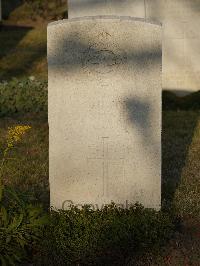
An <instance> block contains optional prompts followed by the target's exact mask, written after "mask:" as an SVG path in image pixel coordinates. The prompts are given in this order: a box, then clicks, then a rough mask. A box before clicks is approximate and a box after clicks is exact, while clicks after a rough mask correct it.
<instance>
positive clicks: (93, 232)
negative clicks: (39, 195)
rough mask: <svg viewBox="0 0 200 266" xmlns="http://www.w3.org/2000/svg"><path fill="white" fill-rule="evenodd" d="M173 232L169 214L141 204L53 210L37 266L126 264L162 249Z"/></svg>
mask: <svg viewBox="0 0 200 266" xmlns="http://www.w3.org/2000/svg"><path fill="white" fill-rule="evenodd" d="M173 229H174V225H173V223H172V220H171V218H170V217H169V215H167V214H165V213H162V212H156V211H155V210H152V209H145V208H144V207H142V206H141V205H138V204H136V205H134V206H132V207H131V208H129V209H123V208H119V207H117V206H116V205H115V204H114V203H113V204H111V205H109V206H105V207H104V208H103V209H101V210H93V209H92V208H90V207H89V206H84V207H83V208H82V209H78V208H76V207H72V208H71V209H69V210H65V211H64V210H60V211H51V219H50V224H49V225H48V226H47V227H46V229H45V231H44V235H43V237H42V239H41V241H40V245H39V247H38V253H37V254H36V257H35V260H36V263H35V265H52V266H53V265H115V264H114V262H118V265H124V264H123V260H124V259H125V258H127V257H128V256H133V255H134V254H137V253H138V252H140V251H143V252H144V251H145V250H148V249H149V248H150V249H153V248H156V247H157V248H160V246H162V245H163V244H164V243H165V241H166V240H167V239H168V238H170V237H171V235H172V233H173ZM120 263H121V264H120Z"/></svg>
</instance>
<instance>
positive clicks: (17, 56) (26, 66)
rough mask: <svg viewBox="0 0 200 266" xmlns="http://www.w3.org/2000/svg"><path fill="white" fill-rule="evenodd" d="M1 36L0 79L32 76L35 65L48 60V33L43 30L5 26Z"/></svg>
mask: <svg viewBox="0 0 200 266" xmlns="http://www.w3.org/2000/svg"><path fill="white" fill-rule="evenodd" d="M40 35H41V37H40ZM0 36H1V40H2V42H0V59H1V60H0V79H10V78H12V77H18V76H19V77H22V76H25V75H26V74H27V73H29V74H30V70H31V71H32V69H33V67H34V64H36V63H37V62H39V61H40V60H41V59H43V58H46V53H47V52H46V32H45V31H43V30H41V31H40V30H37V29H34V28H32V27H23V26H11V25H3V26H2V29H1V30H0Z"/></svg>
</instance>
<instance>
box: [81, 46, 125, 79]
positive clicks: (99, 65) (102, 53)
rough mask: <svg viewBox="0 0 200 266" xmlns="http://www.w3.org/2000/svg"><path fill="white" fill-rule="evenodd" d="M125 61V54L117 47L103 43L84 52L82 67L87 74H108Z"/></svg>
mask: <svg viewBox="0 0 200 266" xmlns="http://www.w3.org/2000/svg"><path fill="white" fill-rule="evenodd" d="M109 46H110V47H109ZM125 60H126V54H125V52H123V51H122V50H120V49H118V48H117V47H115V45H112V44H110V45H108V44H105V43H102V42H101V43H98V44H97V43H94V44H91V45H90V46H89V47H88V48H87V49H86V50H85V51H84V52H83V56H82V65H83V68H84V70H85V71H87V72H96V73H99V74H107V73H110V72H112V71H114V70H115V69H116V68H117V67H118V66H119V65H120V64H122V63H123V62H124V61H125Z"/></svg>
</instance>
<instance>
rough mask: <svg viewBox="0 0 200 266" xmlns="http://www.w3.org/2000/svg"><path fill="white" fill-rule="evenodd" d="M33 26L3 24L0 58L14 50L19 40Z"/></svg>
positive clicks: (1, 28) (0, 34) (0, 29)
mask: <svg viewBox="0 0 200 266" xmlns="http://www.w3.org/2000/svg"><path fill="white" fill-rule="evenodd" d="M32 29H33V27H28V26H17V25H4V24H3V25H1V27H0V37H1V42H0V59H1V58H2V57H4V56H6V55H7V54H8V53H10V52H12V51H13V49H14V48H15V47H16V46H17V45H18V44H19V42H20V41H21V40H22V39H23V38H24V37H25V36H26V34H27V33H28V32H29V31H30V30H32Z"/></svg>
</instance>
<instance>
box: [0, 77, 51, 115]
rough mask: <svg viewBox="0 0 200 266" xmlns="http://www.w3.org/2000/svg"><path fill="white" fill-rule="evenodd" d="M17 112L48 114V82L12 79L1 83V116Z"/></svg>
mask: <svg viewBox="0 0 200 266" xmlns="http://www.w3.org/2000/svg"><path fill="white" fill-rule="evenodd" d="M16 113H24V114H25V113H40V114H41V113H44V114H47V82H45V81H36V80H31V79H22V80H18V79H12V80H11V81H9V82H2V83H0V116H8V115H13V114H16Z"/></svg>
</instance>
